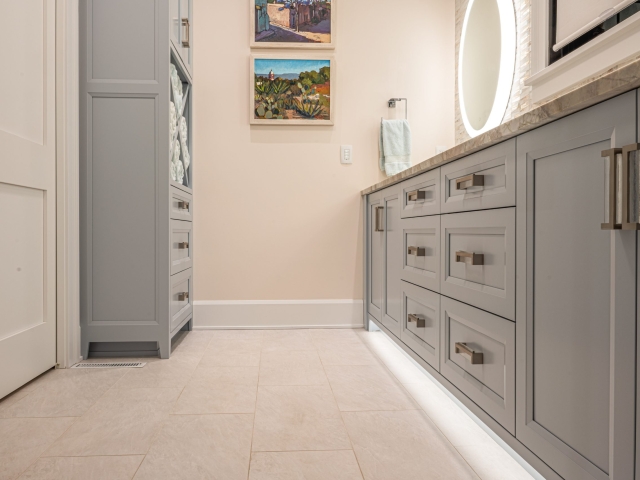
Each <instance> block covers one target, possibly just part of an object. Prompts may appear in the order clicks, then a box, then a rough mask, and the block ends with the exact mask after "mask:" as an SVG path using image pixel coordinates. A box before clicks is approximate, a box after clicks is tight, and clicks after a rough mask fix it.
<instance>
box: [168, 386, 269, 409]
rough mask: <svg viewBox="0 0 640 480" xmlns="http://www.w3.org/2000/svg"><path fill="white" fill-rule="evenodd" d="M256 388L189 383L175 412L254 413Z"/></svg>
mask: <svg viewBox="0 0 640 480" xmlns="http://www.w3.org/2000/svg"><path fill="white" fill-rule="evenodd" d="M256 390H257V388H256V385H234V384H219V385H210V384H209V385H207V384H199V385H198V384H196V385H187V386H186V387H185V389H184V390H183V391H182V394H181V395H180V398H179V399H178V402H177V403H176V405H175V407H174V409H173V413H174V414H176V415H204V414H210V413H253V412H255V408H256Z"/></svg>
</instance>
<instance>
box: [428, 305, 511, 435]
mask: <svg viewBox="0 0 640 480" xmlns="http://www.w3.org/2000/svg"><path fill="white" fill-rule="evenodd" d="M515 368H516V367H515V323H514V322H511V321H509V320H505V319H504V318H500V317H497V316H495V315H492V314H490V313H487V312H483V311H482V310H478V309H477V308H474V307H471V306H469V305H465V304H464V303H460V302H457V301H455V300H452V299H450V298H447V297H441V300H440V373H442V375H443V376H444V377H445V378H447V379H448V380H449V381H450V382H451V383H452V384H453V385H455V386H456V387H457V388H458V389H459V390H460V391H461V392H462V393H464V394H465V395H466V396H467V397H469V398H470V399H471V400H473V401H474V402H475V403H476V404H477V405H478V406H479V407H481V408H482V409H483V410H484V411H485V412H487V413H488V414H489V415H491V416H492V417H493V418H494V419H495V420H496V421H497V422H498V423H500V424H501V425H502V426H503V427H504V428H506V429H507V430H508V431H509V432H511V434H514V435H515V420H516V419H515Z"/></svg>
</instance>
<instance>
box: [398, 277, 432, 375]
mask: <svg viewBox="0 0 640 480" xmlns="http://www.w3.org/2000/svg"><path fill="white" fill-rule="evenodd" d="M402 313H403V320H402V329H401V332H400V339H401V340H402V341H403V342H404V344H405V345H407V346H408V347H409V348H410V349H411V350H413V351H414V352H416V353H417V354H418V355H420V357H422V358H423V359H424V361H425V362H427V363H428V364H429V365H431V366H432V367H433V368H435V369H436V370H438V368H439V366H440V351H439V350H440V349H439V345H440V295H438V294H437V293H434V292H430V291H429V290H425V289H424V288H421V287H417V286H415V285H412V284H410V283H407V282H402Z"/></svg>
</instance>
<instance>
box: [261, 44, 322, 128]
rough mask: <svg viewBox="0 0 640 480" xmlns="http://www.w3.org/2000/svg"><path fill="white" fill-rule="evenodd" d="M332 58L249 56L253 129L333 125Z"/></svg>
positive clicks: (317, 56)
mask: <svg viewBox="0 0 640 480" xmlns="http://www.w3.org/2000/svg"><path fill="white" fill-rule="evenodd" d="M334 63H335V62H334V59H333V56H332V55H322V56H319V55H251V65H250V75H251V81H250V102H249V105H250V117H249V119H250V123H251V124H252V125H333V111H334V109H333V107H334V101H333V100H334V97H335V91H334V88H333V85H332V78H333V77H334V75H335V70H334Z"/></svg>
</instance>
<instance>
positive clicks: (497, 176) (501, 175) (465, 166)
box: [440, 138, 516, 213]
mask: <svg viewBox="0 0 640 480" xmlns="http://www.w3.org/2000/svg"><path fill="white" fill-rule="evenodd" d="M440 172H441V189H440V190H441V194H440V195H441V206H440V211H441V212H442V213H451V212H464V211H469V210H482V209H486V208H498V207H512V206H515V204H516V139H515V138H514V139H512V140H509V141H507V142H504V143H501V144H499V145H495V146H493V147H491V148H487V149H486V150H483V151H481V152H478V153H476V154H474V155H470V156H468V157H465V158H463V159H461V160H457V161H455V162H453V163H450V164H448V165H445V166H443V167H441V168H440Z"/></svg>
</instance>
